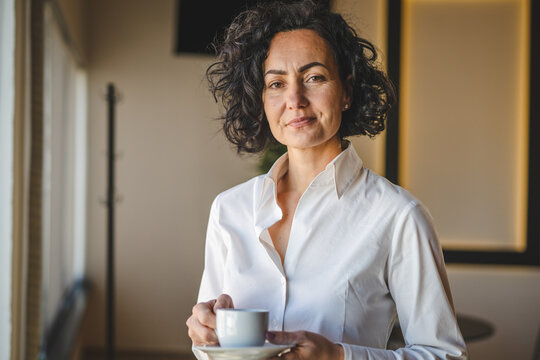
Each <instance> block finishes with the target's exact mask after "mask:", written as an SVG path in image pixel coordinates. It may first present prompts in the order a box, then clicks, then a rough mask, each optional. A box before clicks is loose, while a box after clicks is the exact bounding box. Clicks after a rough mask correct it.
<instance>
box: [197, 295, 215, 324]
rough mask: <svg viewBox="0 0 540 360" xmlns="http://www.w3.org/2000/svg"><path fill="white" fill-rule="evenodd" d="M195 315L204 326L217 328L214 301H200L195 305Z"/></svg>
mask: <svg viewBox="0 0 540 360" xmlns="http://www.w3.org/2000/svg"><path fill="white" fill-rule="evenodd" d="M192 312H193V316H195V318H196V319H197V320H198V321H199V322H200V323H201V324H202V325H204V326H206V327H208V328H210V329H215V328H216V314H214V310H213V307H212V302H202V303H198V304H197V305H195V306H194V307H193V311H192Z"/></svg>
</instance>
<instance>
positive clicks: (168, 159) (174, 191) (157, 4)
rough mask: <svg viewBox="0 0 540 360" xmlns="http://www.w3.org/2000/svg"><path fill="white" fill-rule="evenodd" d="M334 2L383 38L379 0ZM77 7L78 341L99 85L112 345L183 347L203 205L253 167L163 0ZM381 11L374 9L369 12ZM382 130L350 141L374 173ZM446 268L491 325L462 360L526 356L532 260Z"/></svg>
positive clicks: (91, 240)
mask: <svg viewBox="0 0 540 360" xmlns="http://www.w3.org/2000/svg"><path fill="white" fill-rule="evenodd" d="M334 6H335V8H336V9H338V10H340V11H343V12H345V13H347V14H348V15H347V18H349V19H352V21H353V22H354V23H355V24H356V25H357V27H358V28H359V29H363V30H364V29H365V30H364V31H363V32H362V34H364V35H365V36H366V37H367V38H368V39H370V40H372V41H374V42H375V43H376V44H377V45H378V46H379V47H380V48H384V46H385V45H384V43H383V42H384V36H385V35H384V31H383V28H384V26H382V25H381V23H380V22H381V21H384V11H385V7H384V3H383V2H381V1H377V0H371V1H367V0H364V1H354V0H341V1H336V2H335V4H334ZM88 7H89V9H88V10H89V18H88V21H89V28H88V44H89V55H90V56H89V68H88V69H89V109H90V112H89V136H90V139H89V146H90V149H89V152H90V163H89V196H88V199H89V209H88V210H89V212H88V216H89V218H88V220H89V223H88V229H89V230H88V264H87V265H88V274H89V276H90V278H91V279H92V280H93V281H94V282H95V283H96V285H97V286H96V291H95V292H94V295H93V297H92V299H91V303H90V309H89V311H90V313H89V316H88V321H87V322H86V324H85V329H84V339H83V341H84V344H86V345H87V346H88V345H89V346H99V345H102V344H103V342H104V317H105V315H104V300H103V299H104V286H105V239H106V230H105V229H106V223H105V219H106V213H105V208H104V207H103V206H102V205H101V204H100V199H102V198H103V197H104V195H105V191H106V183H105V177H106V173H105V169H106V157H105V152H106V127H105V126H106V103H105V100H104V94H105V87H106V84H107V83H108V82H111V81H112V82H114V83H115V84H116V85H117V86H118V88H119V90H120V92H121V94H122V97H121V101H120V103H119V104H118V108H117V115H118V116H117V117H118V127H117V129H118V137H117V142H118V146H117V150H118V152H120V154H121V155H120V156H119V158H118V162H117V171H118V180H117V188H118V191H119V193H120V194H121V195H122V196H123V201H122V202H121V203H120V204H118V208H117V209H118V210H117V232H116V233H117V268H116V270H117V274H116V284H117V343H118V346H119V347H122V348H140V349H147V350H151V349H156V350H181V349H188V348H189V347H190V343H189V340H188V338H187V334H186V330H185V325H184V322H185V319H186V318H187V316H188V315H189V314H190V311H191V306H192V305H193V302H194V301H195V298H196V293H197V288H198V282H199V277H200V274H201V271H202V260H203V246H204V233H205V227H206V221H207V216H208V211H209V206H210V203H211V201H212V199H213V197H214V196H215V195H216V194H217V193H218V192H220V191H222V190H224V189H226V188H228V187H230V186H232V185H234V184H237V183H239V182H241V181H244V180H245V179H248V178H249V177H251V176H252V175H253V174H254V170H253V161H252V160H249V159H248V158H238V157H237V156H236V155H235V154H234V151H232V150H231V149H230V147H229V145H227V144H226V143H225V141H224V140H223V137H222V135H221V134H217V128H218V124H216V123H215V122H214V121H212V120H211V119H212V118H214V117H215V116H216V115H217V106H216V105H215V104H214V102H213V101H212V100H211V98H210V96H209V94H208V92H207V90H206V87H205V86H206V85H205V83H204V81H203V80H202V79H203V74H204V71H205V68H206V66H207V65H208V64H209V63H210V61H211V58H209V57H204V56H193V55H183V56H177V57H176V56H173V55H172V50H171V49H172V43H173V37H172V35H173V30H174V21H173V20H174V14H173V12H174V1H173V0H166V1H165V0H163V1H149V0H146V1H145V0H92V1H89V2H88ZM381 12H383V13H382V14H381ZM383 141H384V138H381V139H379V140H376V141H374V142H373V141H368V140H363V139H360V140H355V141H354V144H355V146H356V147H357V149H358V151H359V153H360V155H361V156H362V157H363V159H364V160H365V162H366V164H367V165H368V166H369V167H371V168H374V169H375V170H377V171H379V172H382V168H383V166H382V164H383V163H382V161H383V160H382V159H383V158H384V150H383ZM448 268H449V276H450V281H451V284H452V287H453V293H454V299H455V304H456V308H457V310H458V311H459V312H462V313H465V314H470V315H477V316H480V317H482V318H485V319H489V320H490V321H492V322H493V323H494V324H495V326H496V327H497V330H496V334H495V336H494V337H492V338H491V339H489V340H485V341H482V342H478V343H473V344H471V345H470V350H471V355H472V358H473V359H510V358H512V359H527V358H529V357H530V354H531V352H532V347H533V341H534V337H535V336H536V331H537V328H538V326H539V325H540V309H539V307H538V306H537V304H540V286H538V285H539V284H540V271H538V270H537V269H536V268H526V267H523V268H508V267H483V266H457V265H451V266H449V267H448Z"/></svg>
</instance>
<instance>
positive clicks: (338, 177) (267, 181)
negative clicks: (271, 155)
mask: <svg viewBox="0 0 540 360" xmlns="http://www.w3.org/2000/svg"><path fill="white" fill-rule="evenodd" d="M343 148H344V149H345V150H343V151H342V152H341V153H340V154H339V155H338V156H336V157H335V158H334V159H333V160H332V161H330V163H328V165H326V168H325V170H323V171H322V172H321V173H320V174H319V175H318V176H317V177H316V178H315V179H314V180H313V182H312V183H311V185H310V187H316V186H324V185H329V184H332V185H333V186H334V188H335V194H336V196H337V198H338V199H340V198H341V197H342V196H343V194H344V193H345V191H347V189H348V188H349V186H350V185H351V183H352V182H353V180H354V179H355V178H356V177H357V175H358V173H359V172H360V171H361V170H362V167H363V162H362V160H361V159H360V157H359V156H358V154H357V153H356V150H355V149H354V146H353V145H352V144H351V143H350V142H349V141H343ZM288 168H289V155H288V153H285V154H283V155H282V156H281V157H280V158H279V159H277V160H276V162H275V163H274V165H272V168H271V169H270V171H268V173H267V174H266V175H265V176H264V180H263V187H262V193H261V197H260V200H261V202H264V200H265V199H267V200H269V199H270V198H273V197H274V196H275V192H276V185H277V183H278V181H279V179H280V178H281V177H282V176H283V175H284V174H285V173H286V172H287V170H288Z"/></svg>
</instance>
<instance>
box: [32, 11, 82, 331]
mask: <svg viewBox="0 0 540 360" xmlns="http://www.w3.org/2000/svg"><path fill="white" fill-rule="evenodd" d="M43 90H44V91H43V94H44V99H43V110H44V113H43V129H44V132H43V208H42V214H43V247H42V266H43V268H42V269H43V271H42V277H43V278H42V303H41V316H42V322H41V323H42V326H43V328H42V330H46V329H48V328H49V326H50V325H51V322H52V320H53V319H54V316H55V315H56V312H57V310H58V308H59V305H60V303H61V300H62V296H63V295H64V293H65V292H66V290H67V289H69V287H70V286H71V285H72V284H73V282H74V281H75V280H77V279H78V278H80V277H82V276H83V275H84V251H85V232H86V231H85V217H86V216H85V207H86V205H85V203H86V198H85V193H86V183H85V180H86V133H87V132H86V75H85V72H84V70H82V69H81V68H80V67H79V66H78V65H77V63H76V62H75V59H74V57H73V54H72V52H71V51H70V49H69V48H68V47H67V46H66V44H65V41H64V37H63V36H62V33H61V31H60V27H59V26H58V23H57V21H56V19H55V17H54V16H53V12H52V10H51V8H49V6H46V7H45V22H44V89H43ZM43 333H44V332H42V334H43Z"/></svg>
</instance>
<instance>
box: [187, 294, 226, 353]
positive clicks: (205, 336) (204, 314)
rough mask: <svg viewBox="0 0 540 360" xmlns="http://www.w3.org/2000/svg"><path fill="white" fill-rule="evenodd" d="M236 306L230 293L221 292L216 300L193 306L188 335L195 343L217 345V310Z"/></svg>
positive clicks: (188, 321)
mask: <svg viewBox="0 0 540 360" xmlns="http://www.w3.org/2000/svg"><path fill="white" fill-rule="evenodd" d="M227 308H234V305H233V301H232V299H231V297H230V296H229V295H226V294H221V295H219V297H218V298H217V299H215V300H210V301H208V302H201V303H198V304H197V305H195V306H194V307H193V310H192V315H191V316H190V317H189V319H187V321H186V325H187V327H188V335H189V337H190V338H191V341H193V345H216V344H218V343H219V342H218V338H217V336H216V332H215V329H216V310H217V309H227Z"/></svg>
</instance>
